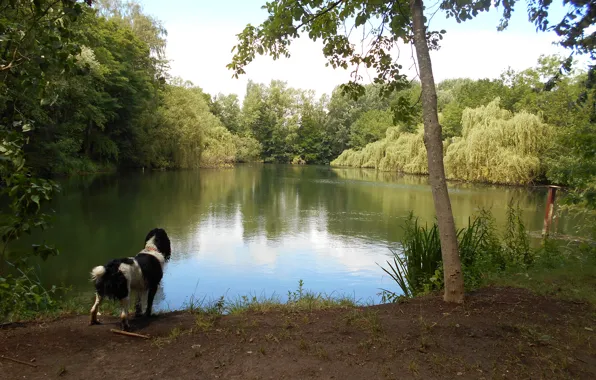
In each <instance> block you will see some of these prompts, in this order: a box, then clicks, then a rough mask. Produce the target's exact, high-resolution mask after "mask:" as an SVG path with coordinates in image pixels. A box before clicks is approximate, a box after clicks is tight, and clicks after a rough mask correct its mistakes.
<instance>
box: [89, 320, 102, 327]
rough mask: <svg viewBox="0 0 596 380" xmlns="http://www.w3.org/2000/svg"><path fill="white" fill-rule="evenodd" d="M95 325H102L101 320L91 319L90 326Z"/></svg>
mask: <svg viewBox="0 0 596 380" xmlns="http://www.w3.org/2000/svg"><path fill="white" fill-rule="evenodd" d="M94 325H101V322H100V321H98V320H95V321H89V326H94Z"/></svg>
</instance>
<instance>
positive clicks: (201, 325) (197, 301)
mask: <svg viewBox="0 0 596 380" xmlns="http://www.w3.org/2000/svg"><path fill="white" fill-rule="evenodd" d="M94 300H95V296H94V294H93V293H92V292H87V293H78V294H75V295H69V294H68V293H67V294H65V295H64V296H62V297H60V298H59V299H57V300H56V304H55V306H54V307H53V308H51V309H48V310H44V311H42V312H39V313H37V314H33V313H22V314H16V315H15V316H16V317H15V318H14V319H13V320H11V321H6V322H16V321H19V322H27V321H40V320H53V319H57V318H61V317H68V316H75V315H87V314H89V311H90V309H91V306H92V305H93V302H94ZM357 305H358V301H356V299H355V298H354V297H350V296H347V295H333V294H331V295H329V294H326V293H316V292H312V291H307V290H304V283H303V282H302V280H300V282H299V283H298V288H297V290H295V291H289V292H288V297H287V300H286V301H282V299H281V297H279V296H277V295H275V294H274V295H272V296H269V297H267V296H265V295H262V296H260V297H257V296H256V295H249V296H239V297H236V298H235V299H226V298H225V297H224V296H221V297H219V298H217V299H215V300H208V299H207V297H203V298H198V297H196V295H195V294H194V293H193V294H192V295H191V296H190V297H189V299H188V301H187V302H185V303H184V304H183V305H182V307H181V308H180V309H176V310H169V309H168V310H166V311H165V312H171V311H182V312H188V313H191V314H196V315H197V317H196V328H198V329H199V330H207V329H209V328H211V327H212V326H213V324H214V322H215V321H216V319H217V317H219V316H221V315H240V314H244V313H267V312H270V311H285V312H290V313H292V312H310V311H314V310H325V309H335V308H343V309H348V308H353V307H356V306H357ZM100 313H101V315H103V316H106V315H110V316H114V317H117V316H119V315H120V305H119V303H117V302H112V301H109V300H105V301H104V302H103V303H102V304H101V306H100ZM129 313H130V315H131V316H132V315H134V305H133V304H132V303H131V306H130V310H129ZM154 313H155V314H160V312H154ZM288 328H289V327H288Z"/></svg>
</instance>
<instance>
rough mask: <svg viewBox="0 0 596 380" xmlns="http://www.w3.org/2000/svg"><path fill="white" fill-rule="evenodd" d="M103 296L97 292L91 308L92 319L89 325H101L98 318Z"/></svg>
mask: <svg viewBox="0 0 596 380" xmlns="http://www.w3.org/2000/svg"><path fill="white" fill-rule="evenodd" d="M101 300H102V297H101V296H100V295H99V294H97V293H95V303H94V304H93V307H92V308H91V319H90V320H89V326H91V325H99V321H98V320H97V312H98V311H99V305H100V304H101Z"/></svg>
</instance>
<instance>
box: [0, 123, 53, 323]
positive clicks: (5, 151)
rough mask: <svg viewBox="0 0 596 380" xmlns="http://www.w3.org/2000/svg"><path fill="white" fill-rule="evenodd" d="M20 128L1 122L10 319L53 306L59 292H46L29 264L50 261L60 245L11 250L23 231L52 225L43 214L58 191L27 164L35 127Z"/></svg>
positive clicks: (4, 293)
mask: <svg viewBox="0 0 596 380" xmlns="http://www.w3.org/2000/svg"><path fill="white" fill-rule="evenodd" d="M17 127H18V128H20V129H21V132H19V131H17V130H9V129H7V128H6V127H5V126H2V125H0V180H1V185H2V187H1V188H0V198H4V199H6V200H7V202H6V203H4V202H3V203H2V209H1V213H0V238H1V239H2V251H1V252H0V258H1V259H2V260H3V261H4V263H5V264H6V265H8V267H9V269H10V270H12V271H13V273H12V274H7V275H0V306H2V307H1V308H0V318H2V319H8V320H12V319H14V318H18V317H19V316H21V315H24V314H26V313H28V312H34V311H39V310H42V309H47V308H50V307H53V306H54V305H55V303H54V302H53V300H52V296H53V294H54V293H55V292H56V290H57V289H56V287H52V289H50V290H49V291H48V290H46V289H45V288H44V287H43V285H42V284H41V281H39V278H38V277H37V276H36V275H35V271H34V269H33V268H32V267H31V265H30V263H29V260H30V259H31V258H32V257H40V258H41V259H42V260H46V259H47V258H48V257H50V256H53V255H57V254H58V251H57V250H56V249H54V248H53V247H50V246H47V245H45V244H43V245H33V246H32V250H31V251H20V250H11V249H10V246H11V243H13V242H15V241H16V240H18V239H19V238H20V237H21V236H23V235H24V234H30V233H31V231H32V230H33V229H35V228H40V229H45V228H47V226H48V222H49V219H50V215H49V214H46V213H44V212H41V205H42V203H43V202H44V201H49V200H50V199H51V196H52V194H53V193H54V192H55V191H58V189H59V188H58V185H57V184H55V183H54V182H52V181H48V180H44V179H40V178H36V177H35V176H34V175H33V174H32V173H31V171H30V170H29V169H28V168H27V167H26V166H25V154H24V145H25V144H26V143H27V140H28V138H27V137H26V136H27V133H28V132H30V131H31V130H32V126H31V123H24V124H23V123H22V122H17V123H13V128H17Z"/></svg>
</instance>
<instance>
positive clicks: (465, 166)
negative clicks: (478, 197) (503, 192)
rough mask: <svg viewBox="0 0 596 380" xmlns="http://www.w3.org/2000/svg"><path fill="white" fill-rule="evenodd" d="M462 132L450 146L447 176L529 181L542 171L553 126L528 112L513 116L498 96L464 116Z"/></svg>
mask: <svg viewBox="0 0 596 380" xmlns="http://www.w3.org/2000/svg"><path fill="white" fill-rule="evenodd" d="M462 121H463V128H464V129H463V135H462V137H461V138H455V139H454V142H452V143H451V144H450V145H449V147H448V148H447V152H446V155H445V169H446V172H447V177H448V178H452V179H463V180H466V181H479V182H492V183H506V184H528V183H531V182H533V181H534V180H535V179H536V178H538V177H539V176H540V175H542V174H543V168H542V167H541V163H540V158H541V156H542V154H543V153H544V152H545V151H546V150H547V149H548V148H549V145H550V141H551V138H552V137H551V136H552V134H551V132H550V128H549V127H548V126H547V125H546V124H544V123H543V122H542V121H541V120H540V118H538V117H537V116H535V115H531V114H528V113H526V112H520V113H518V114H516V115H512V114H511V113H510V112H509V111H506V110H502V109H501V108H499V99H496V100H495V101H493V102H491V103H489V104H488V105H487V106H481V107H479V108H477V109H474V110H473V109H467V110H466V111H465V112H464V114H463V117H462Z"/></svg>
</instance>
